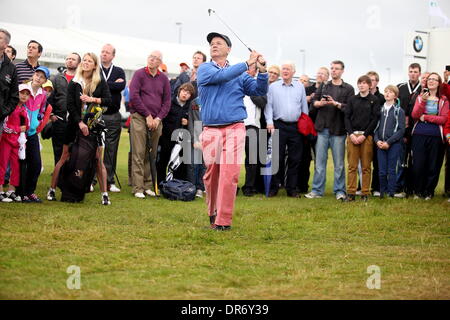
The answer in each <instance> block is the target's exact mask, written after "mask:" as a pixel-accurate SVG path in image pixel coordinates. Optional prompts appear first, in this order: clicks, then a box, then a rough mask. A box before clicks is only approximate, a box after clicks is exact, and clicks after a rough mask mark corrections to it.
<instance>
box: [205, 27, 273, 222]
mask: <svg viewBox="0 0 450 320" xmlns="http://www.w3.org/2000/svg"><path fill="white" fill-rule="evenodd" d="M206 39H207V40H208V42H209V45H210V55H211V61H210V62H207V63H203V64H201V65H200V67H199V69H198V74H197V82H198V92H199V98H200V104H201V106H202V109H201V116H202V121H203V126H204V127H203V132H202V135H201V141H202V149H203V158H204V161H205V165H206V173H205V175H204V177H203V180H204V183H205V189H206V195H207V199H206V201H207V205H208V215H209V220H210V227H211V228H212V229H215V230H229V229H230V228H231V220H232V217H233V209H234V201H235V199H236V189H237V183H238V178H239V172H240V165H241V161H242V152H243V149H244V143H245V126H244V119H245V118H246V117H247V112H246V110H245V106H244V102H243V98H244V96H245V95H248V96H262V95H265V94H266V93H267V88H268V75H267V72H266V67H265V65H266V63H265V61H264V58H263V56H262V55H261V54H259V53H258V52H256V51H251V53H250V57H249V59H248V60H247V61H246V62H242V63H238V64H235V65H233V66H231V65H230V64H229V63H228V61H227V57H228V54H229V53H230V51H231V41H230V39H229V38H228V37H227V36H226V35H223V34H220V33H216V32H211V33H210V34H208V36H207V37H206ZM255 67H256V68H257V69H258V71H259V73H258V77H257V79H256V80H255V79H253V78H252V77H250V76H249V75H248V74H247V72H246V71H247V70H248V69H249V68H255Z"/></svg>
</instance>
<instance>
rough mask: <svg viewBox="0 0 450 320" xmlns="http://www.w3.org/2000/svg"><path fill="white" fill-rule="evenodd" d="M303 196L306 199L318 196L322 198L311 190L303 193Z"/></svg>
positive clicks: (317, 197)
mask: <svg viewBox="0 0 450 320" xmlns="http://www.w3.org/2000/svg"><path fill="white" fill-rule="evenodd" d="M305 198H308V199H319V198H322V196H321V195H319V194H317V193H314V192H312V191H311V192H310V193H307V194H305Z"/></svg>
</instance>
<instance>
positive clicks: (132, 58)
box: [0, 21, 231, 74]
mask: <svg viewBox="0 0 450 320" xmlns="http://www.w3.org/2000/svg"><path fill="white" fill-rule="evenodd" d="M0 28H4V29H6V30H8V31H9V32H10V33H11V43H10V44H11V45H12V46H13V47H14V48H16V50H17V59H18V60H23V59H26V46H27V44H28V42H29V41H30V40H32V39H33V40H36V41H38V42H40V43H41V44H42V46H43V47H44V51H43V53H42V56H41V58H40V61H42V62H48V63H61V65H64V59H65V57H66V56H67V54H68V53H70V52H78V53H79V54H80V55H82V54H83V53H86V52H94V53H97V54H98V53H100V51H101V48H102V46H103V45H104V44H105V43H111V44H112V45H113V46H114V47H115V48H116V58H115V59H114V64H116V65H118V66H120V67H122V68H123V69H125V70H136V69H138V68H141V67H143V66H145V65H146V61H147V57H148V55H149V54H150V52H152V51H153V50H159V51H161V52H162V54H163V62H164V63H165V64H166V65H167V68H168V70H169V72H170V73H171V74H178V73H179V70H180V67H179V64H180V63H181V62H186V63H187V64H188V65H190V66H192V55H193V53H194V52H195V51H197V50H200V51H202V52H204V53H206V54H207V55H208V56H209V46H208V45H207V43H206V40H205V45H203V46H195V45H186V44H178V43H170V42H161V41H153V40H149V39H141V38H135V37H132V36H129V37H128V36H122V35H115V34H108V33H101V32H95V31H87V30H80V29H73V28H61V29H57V28H48V27H39V26H30V25H24V24H15V23H7V22H1V21H0ZM230 58H231V57H230Z"/></svg>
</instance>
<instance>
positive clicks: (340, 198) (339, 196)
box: [336, 193, 347, 201]
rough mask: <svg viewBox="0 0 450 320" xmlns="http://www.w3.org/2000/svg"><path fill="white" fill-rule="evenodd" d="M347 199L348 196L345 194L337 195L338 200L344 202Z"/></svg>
mask: <svg viewBox="0 0 450 320" xmlns="http://www.w3.org/2000/svg"><path fill="white" fill-rule="evenodd" d="M346 198H347V196H346V195H345V194H343V193H338V194H337V195H336V200H341V201H344V200H345V199H346Z"/></svg>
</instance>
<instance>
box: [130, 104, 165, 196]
mask: <svg viewBox="0 0 450 320" xmlns="http://www.w3.org/2000/svg"><path fill="white" fill-rule="evenodd" d="M161 133H162V122H161V123H160V124H159V126H158V128H157V129H156V130H155V131H153V132H152V133H151V138H150V137H149V135H148V128H147V123H146V120H145V117H144V116H141V115H140V114H138V113H137V112H135V113H132V114H131V122H130V135H131V158H132V161H131V162H132V168H131V176H132V190H133V191H132V192H133V193H138V192H142V193H143V192H144V191H145V190H151V189H152V176H151V171H150V155H151V156H152V157H153V159H155V160H156V154H157V149H158V141H159V137H160V136H161ZM150 149H151V151H150ZM155 163H156V161H155ZM154 178H155V181H157V180H156V177H154Z"/></svg>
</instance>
